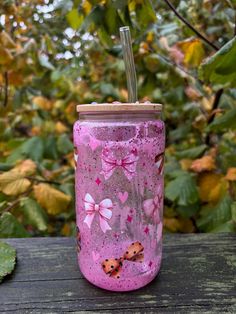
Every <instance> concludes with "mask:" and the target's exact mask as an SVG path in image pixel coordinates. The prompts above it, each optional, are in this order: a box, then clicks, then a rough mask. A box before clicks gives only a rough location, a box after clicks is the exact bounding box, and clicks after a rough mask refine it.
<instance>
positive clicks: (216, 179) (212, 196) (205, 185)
mask: <svg viewBox="0 0 236 314" xmlns="http://www.w3.org/2000/svg"><path fill="white" fill-rule="evenodd" d="M198 186H199V197H200V199H201V201H202V202H207V203H217V202H218V201H219V200H220V199H221V197H222V195H223V194H224V193H225V192H226V189H227V186H228V185H227V182H226V181H225V180H224V178H223V176H222V175H221V174H217V173H202V174H201V175H200V177H199V180H198Z"/></svg>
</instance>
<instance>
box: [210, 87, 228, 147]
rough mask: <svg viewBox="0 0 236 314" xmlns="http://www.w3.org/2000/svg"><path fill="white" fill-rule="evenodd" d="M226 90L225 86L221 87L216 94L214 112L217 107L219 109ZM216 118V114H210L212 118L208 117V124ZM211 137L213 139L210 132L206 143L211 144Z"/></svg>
mask: <svg viewBox="0 0 236 314" xmlns="http://www.w3.org/2000/svg"><path fill="white" fill-rule="evenodd" d="M223 92H224V90H223V88H221V89H219V90H218V91H217V92H216V94H215V98H214V102H213V106H212V112H214V110H215V109H217V107H218V105H219V102H220V98H221V96H222V94H223ZM214 118H215V114H212V115H211V116H210V118H209V119H208V121H207V124H208V125H209V124H210V123H211V122H212V121H213V120H214ZM210 139H211V133H208V134H207V137H206V140H205V142H206V144H207V145H209V144H210Z"/></svg>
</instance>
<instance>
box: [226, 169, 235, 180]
mask: <svg viewBox="0 0 236 314" xmlns="http://www.w3.org/2000/svg"><path fill="white" fill-rule="evenodd" d="M225 179H226V180H228V181H236V168H233V167H232V168H229V169H228V170H227V174H226V176H225Z"/></svg>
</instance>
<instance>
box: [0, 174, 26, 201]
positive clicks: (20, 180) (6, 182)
mask: <svg viewBox="0 0 236 314" xmlns="http://www.w3.org/2000/svg"><path fill="white" fill-rule="evenodd" d="M30 184H31V183H30V181H29V180H28V179H26V178H24V175H23V174H22V173H20V172H19V171H18V170H11V171H7V172H4V173H2V174H0V190H1V191H2V192H3V193H4V194H6V195H18V194H21V193H24V192H25V191H27V189H28V188H29V186H30Z"/></svg>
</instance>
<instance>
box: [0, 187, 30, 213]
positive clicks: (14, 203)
mask: <svg viewBox="0 0 236 314" xmlns="http://www.w3.org/2000/svg"><path fill="white" fill-rule="evenodd" d="M32 191H33V189H32V187H30V188H29V189H28V190H27V191H26V192H24V193H22V194H21V195H19V198H17V199H15V200H14V201H13V202H11V204H10V205H9V206H7V207H6V208H4V209H3V211H2V213H5V212H8V211H10V210H11V209H12V208H14V207H15V206H17V205H18V204H19V203H20V201H21V199H22V198H23V197H25V196H28V195H29V194H30V193H31V192H32Z"/></svg>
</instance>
